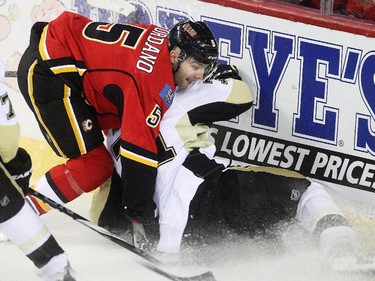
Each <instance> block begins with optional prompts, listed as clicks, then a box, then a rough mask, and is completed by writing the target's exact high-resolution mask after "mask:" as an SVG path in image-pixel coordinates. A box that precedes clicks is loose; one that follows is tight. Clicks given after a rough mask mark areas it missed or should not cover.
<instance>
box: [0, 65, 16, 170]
mask: <svg viewBox="0 0 375 281" xmlns="http://www.w3.org/2000/svg"><path fill="white" fill-rule="evenodd" d="M1 70H3V69H2V68H1V66H0V71H1ZM3 74H4V73H3V72H1V73H0V75H3ZM0 132H1V136H2V137H1V138H0V157H1V159H2V161H3V162H5V163H7V162H9V161H10V160H11V159H13V158H14V157H15V156H16V153H17V150H18V141H17V140H18V139H19V137H20V128H19V124H18V120H17V116H16V114H15V112H14V110H13V106H12V103H11V101H10V99H9V95H8V92H7V88H6V86H5V85H4V84H3V83H2V81H1V79H0ZM4 136H6V137H4Z"/></svg>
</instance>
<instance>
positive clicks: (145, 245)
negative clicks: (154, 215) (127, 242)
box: [125, 207, 151, 251]
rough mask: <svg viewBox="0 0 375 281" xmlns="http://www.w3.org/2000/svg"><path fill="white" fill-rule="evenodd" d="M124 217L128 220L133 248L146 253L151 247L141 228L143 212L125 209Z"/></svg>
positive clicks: (142, 227)
mask: <svg viewBox="0 0 375 281" xmlns="http://www.w3.org/2000/svg"><path fill="white" fill-rule="evenodd" d="M125 215H126V217H127V218H128V219H129V220H130V222H131V226H130V231H131V234H132V240H133V245H134V247H136V248H138V249H141V250H144V251H147V250H149V249H150V247H151V243H150V241H149V240H148V239H147V236H146V232H145V229H144V226H143V212H139V211H135V210H132V209H130V208H127V207H125Z"/></svg>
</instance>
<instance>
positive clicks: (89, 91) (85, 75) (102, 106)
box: [39, 12, 174, 176]
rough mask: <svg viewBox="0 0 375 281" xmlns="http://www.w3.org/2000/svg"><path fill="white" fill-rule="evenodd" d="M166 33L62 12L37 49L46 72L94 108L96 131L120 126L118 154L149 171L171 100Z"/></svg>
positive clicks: (48, 26) (154, 161) (145, 26)
mask: <svg viewBox="0 0 375 281" xmlns="http://www.w3.org/2000/svg"><path fill="white" fill-rule="evenodd" d="M168 32H169V31H168V30H167V29H164V28H161V27H157V26H155V25H145V24H116V23H110V24H109V23H103V22H93V21H91V20H90V19H88V18H86V17H84V16H81V15H78V14H74V13H71V12H64V13H63V14H61V15H60V16H59V17H58V18H57V19H55V20H53V21H51V22H50V23H49V24H48V25H47V26H46V27H45V28H44V31H43V33H42V36H41V40H40V45H39V51H40V55H41V57H42V59H43V60H44V61H45V62H46V63H47V65H48V66H49V68H50V69H51V71H52V72H53V73H54V74H56V75H57V76H59V77H60V78H61V79H63V80H64V82H65V83H66V84H67V85H68V86H69V87H71V88H72V89H75V90H77V91H78V92H82V94H83V96H84V97H85V98H86V100H87V101H88V103H89V104H91V105H92V106H93V107H94V108H95V110H96V112H97V116H98V120H99V123H100V125H101V127H102V129H108V128H116V127H118V128H121V149H120V151H121V155H122V156H123V157H124V158H126V159H127V161H136V162H138V163H140V164H143V165H146V166H148V167H152V168H156V167H157V148H156V143H155V140H156V138H157V136H158V134H159V122H160V119H161V118H162V116H163V114H164V112H165V111H166V110H167V109H168V107H169V106H170V104H171V103H172V100H173V97H174V80H173V72H172V67H171V63H170V58H169V51H168ZM130 170H131V169H130ZM137 174H138V172H137ZM139 176H142V173H140V174H139Z"/></svg>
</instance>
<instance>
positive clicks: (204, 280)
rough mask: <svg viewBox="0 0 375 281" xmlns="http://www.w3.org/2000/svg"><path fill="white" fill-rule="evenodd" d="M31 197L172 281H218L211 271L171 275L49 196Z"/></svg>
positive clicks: (131, 247)
mask: <svg viewBox="0 0 375 281" xmlns="http://www.w3.org/2000/svg"><path fill="white" fill-rule="evenodd" d="M29 195H32V196H34V197H36V198H38V199H40V200H42V201H43V202H44V203H46V204H48V205H49V206H50V207H52V208H54V209H57V210H59V211H60V212H62V213H64V214H66V215H68V216H69V217H71V218H72V219H74V220H75V221H77V222H79V223H81V224H82V225H84V226H86V227H88V228H90V229H91V230H93V231H95V232H97V233H99V234H100V235H102V236H104V237H105V238H107V239H109V240H111V241H112V242H114V243H116V244H117V245H119V246H121V247H123V248H125V249H127V250H129V251H130V252H132V253H134V254H136V255H138V256H140V257H142V258H143V259H145V260H146V261H148V262H149V263H150V264H144V265H145V266H146V267H147V268H148V269H150V270H152V271H154V272H156V273H158V274H160V275H162V276H164V277H166V278H168V279H170V280H173V281H216V279H215V277H214V275H213V274H212V272H211V271H207V272H205V273H202V274H200V275H196V276H192V277H179V276H176V275H173V274H170V273H168V272H166V271H164V270H162V269H161V268H159V267H157V265H159V266H161V265H162V262H161V261H160V260H158V259H156V258H154V257H153V256H151V255H149V254H147V253H146V252H145V251H143V250H141V249H138V248H136V247H134V246H133V245H132V244H130V243H129V242H127V241H126V240H124V239H123V238H121V237H119V236H117V235H115V234H113V233H111V232H109V231H108V230H106V229H105V228H102V227H100V226H98V225H96V224H94V223H92V222H91V221H89V220H88V219H86V218H84V217H82V216H81V215H79V214H77V213H75V212H73V211H72V210H70V209H69V208H67V207H65V206H63V205H61V204H59V203H57V202H55V201H53V200H52V199H50V198H48V197H47V196H44V195H43V194H41V193H39V192H38V191H36V190H34V189H31V188H30V189H29Z"/></svg>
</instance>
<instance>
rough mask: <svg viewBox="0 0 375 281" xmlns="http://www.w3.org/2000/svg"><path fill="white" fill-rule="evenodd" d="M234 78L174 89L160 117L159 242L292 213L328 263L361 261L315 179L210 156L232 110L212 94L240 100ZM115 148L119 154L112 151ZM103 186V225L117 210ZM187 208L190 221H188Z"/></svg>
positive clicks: (176, 245)
mask: <svg viewBox="0 0 375 281" xmlns="http://www.w3.org/2000/svg"><path fill="white" fill-rule="evenodd" d="M221 73H223V71H221ZM232 74H233V73H232ZM222 83H224V84H222ZM237 83H238V82H235V80H232V79H231V80H227V81H226V82H223V81H212V82H210V83H207V82H206V83H202V84H195V85H193V86H192V87H191V88H189V89H186V90H184V91H181V92H178V94H177V95H176V99H175V101H174V104H173V105H172V106H171V108H170V109H169V114H166V115H165V116H164V118H163V120H162V122H161V136H160V140H161V144H162V145H161V146H160V149H159V154H160V157H159V158H160V163H159V166H158V175H157V182H156V192H155V196H154V201H155V203H156V207H157V209H156V210H157V215H158V217H159V224H160V239H159V241H158V244H157V250H158V251H160V252H167V253H178V252H179V251H180V245H181V242H182V239H183V234H184V233H185V234H190V235H187V236H188V237H189V236H190V237H191V236H194V235H191V234H192V233H193V232H199V235H196V236H199V237H206V238H207V239H206V240H209V239H211V238H212V235H217V234H218V233H219V232H220V231H218V230H219V229H220V228H222V227H227V226H228V227H229V228H230V229H233V230H235V231H236V232H237V233H242V234H248V235H252V234H254V233H259V231H260V229H262V228H264V229H265V228H268V227H271V228H272V226H273V225H275V224H277V223H278V222H279V221H288V220H290V221H293V220H295V221H297V223H298V224H299V225H301V226H302V228H303V229H304V230H305V231H306V233H309V234H310V235H311V236H312V237H316V239H317V243H318V247H319V248H320V250H321V251H322V253H323V257H325V258H326V259H327V261H328V262H329V263H330V264H331V265H332V268H334V269H344V267H343V265H346V266H347V267H346V268H345V269H348V270H349V269H357V268H359V267H361V266H362V265H360V264H358V263H359V262H360V261H359V260H357V258H358V259H361V258H363V256H362V255H360V254H358V255H356V254H357V253H360V252H361V245H360V243H359V241H358V239H357V237H356V234H355V233H354V231H353V229H352V228H351V227H350V225H349V223H348V221H347V220H346V218H345V217H344V215H343V214H342V212H341V211H340V209H339V208H338V207H337V206H336V204H335V203H334V202H333V200H332V198H331V197H330V196H329V194H328V193H327V192H326V191H325V190H324V188H323V187H322V186H321V185H320V184H318V183H315V182H312V181H310V180H308V179H306V178H305V177H304V176H302V175H300V174H298V173H296V172H291V171H287V170H283V169H276V168H270V167H247V168H236V167H230V168H228V169H226V170H224V168H225V167H227V166H228V163H227V162H225V161H223V162H221V161H220V160H218V159H221V158H218V157H214V153H215V146H214V144H213V143H212V141H211V140H210V139H209V138H207V135H206V132H207V129H208V125H209V124H210V122H214V121H216V120H217V119H219V116H220V115H222V116H225V112H231V106H228V108H227V110H228V111H226V110H225V111H224V110H223V109H222V110H216V106H217V104H216V102H217V103H220V102H225V101H228V100H232V101H234V100H235V103H236V104H244V102H243V101H244V100H246V95H244V96H242V97H241V98H236V99H234V100H233V97H234V96H235V93H239V92H240V91H245V92H247V93H249V92H248V91H247V90H246V87H245V88H240V87H238V86H237V85H236V84H237ZM240 84H241V83H240ZM226 88H231V89H232V90H234V92H231V94H229V97H231V98H229V99H228V96H226V97H225V92H226V91H225V89H226ZM237 91H238V92H237ZM221 92H222V93H221ZM220 93H221V94H222V95H223V96H221V95H220ZM232 95H233V96H232ZM241 100H242V102H241ZM248 101H249V100H248ZM203 104H204V106H203ZM232 109H234V107H233V108H232ZM233 112H234V111H233ZM237 114H238V112H237ZM229 115H230V114H229ZM229 115H228V116H229ZM233 116H235V115H232V117H233ZM202 120H204V121H206V122H204V121H202ZM220 120H225V119H223V118H222V119H220ZM108 141H109V143H110V145H109V147H110V151H111V152H112V153H113V152H114V151H116V148H115V147H116V133H115V134H112V133H111V134H110V135H109V138H108ZM113 156H114V159H116V153H114V154H113ZM118 164H120V163H118V162H116V165H118ZM223 170H224V171H223ZM117 180H118V179H117ZM115 181H116V179H115ZM104 190H105V188H104ZM104 190H102V191H100V192H99V194H100V193H101V194H104V197H106V196H107V195H108V192H110V193H109V194H110V196H109V197H108V200H107V201H106V202H105V203H104V205H103V202H101V205H102V206H104V211H103V210H99V212H98V210H96V211H97V214H98V213H99V214H100V215H99V220H98V221H99V223H101V224H102V225H103V226H106V224H107V223H109V221H110V220H111V218H113V216H114V215H115V214H116V213H118V212H117V211H116V210H114V209H113V207H114V206H115V205H116V203H115V202H116V198H118V196H117V195H115V194H116V184H115V183H114V184H113V183H112V185H111V189H110V190H109V191H108V190H106V191H104ZM120 196H121V195H120ZM101 200H102V198H101V196H98V197H96V198H94V204H93V205H94V206H95V205H97V206H98V205H99V204H98V203H95V201H99V202H100V201H101ZM93 209H95V208H93ZM109 210H111V211H109ZM100 212H101V213H100ZM189 215H190V218H191V219H190V220H189V221H190V222H189V223H190V224H191V225H189V226H188V229H186V224H187V221H188V218H189ZM115 224H116V223H114V224H113V225H112V227H113V226H114V225H115ZM220 224H221V225H220ZM209 229H213V231H212V232H209ZM197 230H198V231H197ZM215 230H216V233H215ZM348 261H349V262H348ZM357 262H358V263H357ZM372 266H373V264H372V261H370V262H367V261H365V264H363V267H362V268H371V267H372Z"/></svg>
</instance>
